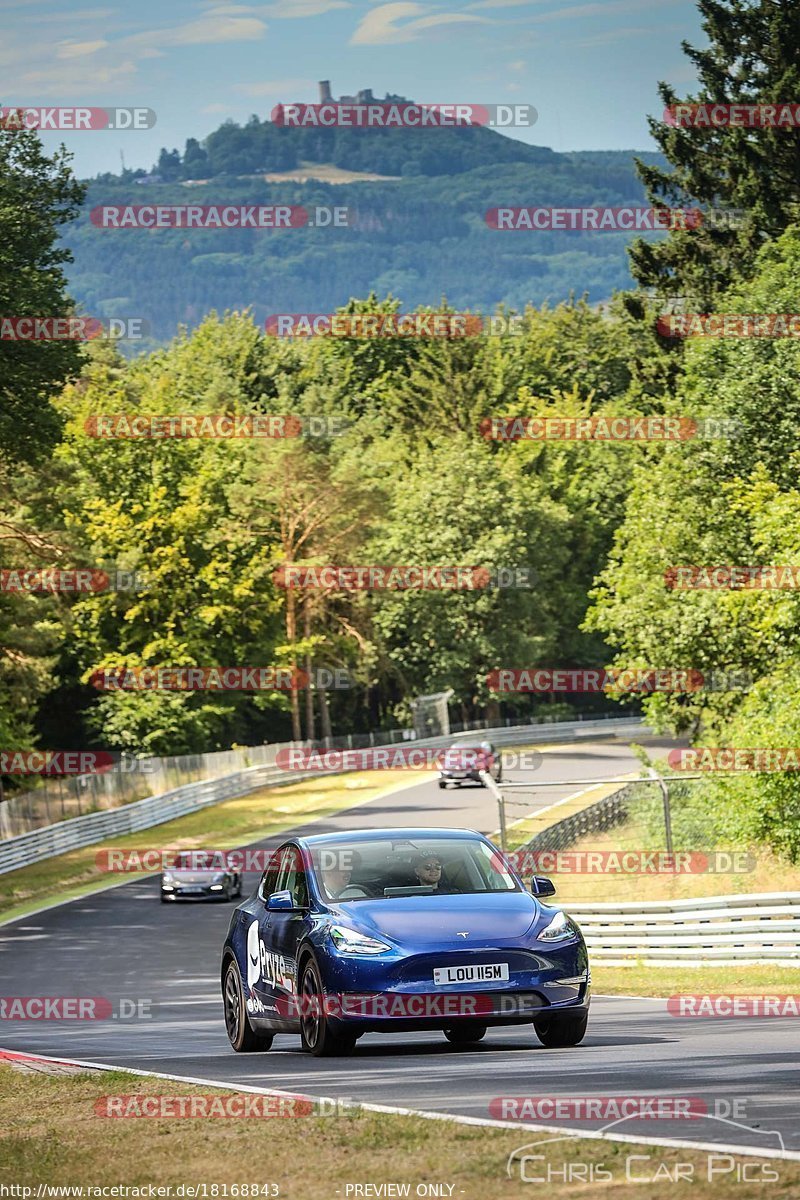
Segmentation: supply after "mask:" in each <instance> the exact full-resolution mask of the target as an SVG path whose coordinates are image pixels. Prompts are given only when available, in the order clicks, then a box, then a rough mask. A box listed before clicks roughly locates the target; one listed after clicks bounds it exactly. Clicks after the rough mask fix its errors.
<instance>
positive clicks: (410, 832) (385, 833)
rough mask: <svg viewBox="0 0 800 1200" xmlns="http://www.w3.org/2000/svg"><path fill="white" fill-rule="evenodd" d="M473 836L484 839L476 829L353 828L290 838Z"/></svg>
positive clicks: (309, 841)
mask: <svg viewBox="0 0 800 1200" xmlns="http://www.w3.org/2000/svg"><path fill="white" fill-rule="evenodd" d="M465 836H466V837H473V838H480V839H481V840H483V834H482V833H478V832H477V830H475V829H430V828H413V829H352V830H348V831H347V832H346V833H313V834H310V835H309V836H308V837H297V838H291V839H289V840H291V841H295V842H301V843H303V844H304V845H306V846H325V845H332V844H333V845H335V844H336V843H337V842H352V841H360V842H378V841H384V840H386V839H391V840H393V841H401V840H404V839H408V840H413V839H414V838H431V837H435V838H443V839H447V840H453V839H455V838H460V837H465Z"/></svg>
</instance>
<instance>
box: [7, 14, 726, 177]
mask: <svg viewBox="0 0 800 1200" xmlns="http://www.w3.org/2000/svg"><path fill="white" fill-rule="evenodd" d="M82 3H83V4H85V5H86V7H81V4H82ZM0 20H1V21H2V26H3V33H4V37H3V43H2V45H0V79H2V81H3V83H2V87H3V92H2V94H0V103H1V104H4V105H5V104H14V105H40V104H49V105H55V104H63V105H77V104H87V105H98V106H105V105H137V106H142V107H147V108H152V109H154V110H155V111H156V112H157V114H158V121H157V124H156V126H155V128H154V129H152V130H149V131H141V130H140V131H131V132H128V133H125V134H123V133H119V132H109V131H102V132H100V131H92V132H89V131H86V132H76V133H68V132H65V133H62V134H60V135H58V136H56V135H52V134H51V135H47V136H46V138H45V141H46V144H47V145H48V146H50V145H53V144H55V143H57V142H58V141H64V142H65V143H66V145H67V146H68V147H69V149H70V150H71V151H73V152H74V154H75V162H74V166H75V170H76V171H77V173H78V174H79V175H81V176H86V175H92V174H95V173H96V172H98V171H105V170H113V171H116V170H118V169H119V165H120V151H121V150H122V151H124V154H125V162H126V164H127V165H128V166H132V167H137V166H142V167H149V166H151V165H152V163H153V162H154V160H155V159H156V157H157V155H158V151H159V149H160V147H161V146H164V145H166V146H167V147H169V148H172V147H174V146H177V147H179V148H180V149H182V148H183V145H184V142H185V140H186V138H187V137H192V136H194V137H198V138H202V137H204V136H205V135H206V134H207V133H209V132H210V131H211V130H212V129H214V128H216V127H217V125H219V124H220V123H221V122H222V121H223V120H225V119H226V118H228V117H230V118H232V119H233V120H235V121H240V122H241V121H245V120H247V118H248V116H249V115H250V114H251V113H253V112H256V113H258V114H259V115H260V116H265V115H268V114H269V112H270V111H271V109H272V107H273V106H274V105H275V104H276V103H277V102H278V101H293V100H294V101H314V100H316V98H317V81H318V80H319V79H325V78H329V79H330V80H331V82H332V87H333V94H334V96H339V95H342V94H345V93H353V92H355V91H357V90H358V89H359V88H363V87H371V88H372V89H373V91H374V92H375V94H376V95H379V96H383V94H384V93H385V92H387V91H388V92H395V93H400V94H402V95H405V96H409V97H411V98H413V99H415V100H425V101H430V102H445V101H453V102H456V101H458V102H474V103H484V104H487V103H489V104H491V103H498V102H513V101H517V102H525V103H528V104H532V105H534V106H535V108H536V109H537V110H538V113H539V120H538V123H537V124H536V125H535V126H534V127H533V129H531V130H527V131H518V132H517V133H515V136H519V137H521V138H523V140H525V141H530V142H534V143H536V144H538V145H545V146H551V147H553V149H555V150H596V149H640V150H641V149H648V148H652V143H651V141H650V137H649V133H648V129H647V124H646V115H647V114H648V113H650V114H654V115H655V114H658V112H659V104H658V98H657V94H656V82H657V80H659V79H667V80H668V81H670V82H671V83H673V84H674V85H675V86H676V87H677V88H678V90H679V92H680V93H685V92H688V91H691V89H692V84H693V82H694V74H693V71H692V69H691V66H690V64H689V63H688V60H687V59H686V58H685V56H684V55H683V53H682V52H681V49H680V42H681V39H683V38H687V39H688V40H689V41H691V42H694V43H695V44H702V43H703V36H702V32H701V30H700V25H699V21H698V15H697V10H696V8H695V5H694V4H693V3H690V2H689V0H596V2H585V0H563V2H561V0H449V2H448V0H443V2H436V3H433V2H429V0H393V2H391V3H386V4H373V3H369V2H368V0H275V2H274V3H269V4H250V3H246V2H245V0H242V2H241V3H240V2H238V0H231V2H230V3H228V2H223V0H207V2H203V0H172V2H171V3H170V4H164V3H158V2H157V0H139V2H138V3H136V4H135V5H123V4H114V3H102V0H100V3H98V4H97V5H93V4H92V0H73V3H72V4H67V3H54V0H0Z"/></svg>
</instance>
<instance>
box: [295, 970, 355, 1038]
mask: <svg viewBox="0 0 800 1200" xmlns="http://www.w3.org/2000/svg"><path fill="white" fill-rule="evenodd" d="M324 1000H325V993H324V991H323V988H322V980H321V978H320V973H319V968H318V967H317V964H316V963H315V962H314V960H313V959H308V961H307V962H306V964H305V966H304V967H303V971H302V975H301V977H300V1040H301V1042H302V1044H303V1049H304V1050H305V1051H307V1053H309V1054H313V1055H314V1057H315V1058H329V1057H330V1056H331V1055H334V1054H350V1053H351V1052H352V1050H353V1047H354V1046H355V1044H356V1034H354V1033H349V1032H340V1031H338V1030H335V1029H333V1028H332V1026H331V1021H330V1018H329V1016H328V1014H327V1013H326V1012H325V1004H324Z"/></svg>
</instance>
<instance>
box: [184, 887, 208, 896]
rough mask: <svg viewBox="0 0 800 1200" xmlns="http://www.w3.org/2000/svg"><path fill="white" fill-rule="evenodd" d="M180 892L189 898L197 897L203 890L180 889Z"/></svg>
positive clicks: (197, 888) (195, 888) (192, 888)
mask: <svg viewBox="0 0 800 1200" xmlns="http://www.w3.org/2000/svg"><path fill="white" fill-rule="evenodd" d="M181 891H182V892H185V893H187V894H188V895H191V896H199V895H200V893H201V892H202V891H203V889H202V888H201V887H185V888H181Z"/></svg>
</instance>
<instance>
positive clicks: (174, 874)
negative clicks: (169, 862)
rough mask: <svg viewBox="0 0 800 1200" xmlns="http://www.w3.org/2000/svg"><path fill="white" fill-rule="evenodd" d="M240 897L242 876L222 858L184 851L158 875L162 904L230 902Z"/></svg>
mask: <svg viewBox="0 0 800 1200" xmlns="http://www.w3.org/2000/svg"><path fill="white" fill-rule="evenodd" d="M241 894H242V876H241V874H240V873H239V872H238V871H233V870H231V868H230V867H229V866H228V864H227V862H226V861H225V855H224V854H204V853H203V852H202V851H192V850H187V851H185V852H182V853H180V854H178V855H177V857H176V859H175V865H174V866H172V867H168V868H165V869H164V870H163V871H162V873H161V903H162V904H167V903H169V902H170V901H175V900H232V899H233V898H234V897H240V896H241Z"/></svg>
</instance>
